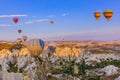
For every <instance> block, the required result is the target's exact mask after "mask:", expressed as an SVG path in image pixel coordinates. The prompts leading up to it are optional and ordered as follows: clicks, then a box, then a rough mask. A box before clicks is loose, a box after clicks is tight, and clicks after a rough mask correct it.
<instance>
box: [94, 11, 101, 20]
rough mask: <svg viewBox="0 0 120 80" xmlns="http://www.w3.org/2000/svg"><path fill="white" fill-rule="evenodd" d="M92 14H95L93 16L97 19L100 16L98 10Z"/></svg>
mask: <svg viewBox="0 0 120 80" xmlns="http://www.w3.org/2000/svg"><path fill="white" fill-rule="evenodd" d="M94 16H95V18H96V19H97V20H98V19H99V18H100V16H101V13H100V11H96V12H94Z"/></svg>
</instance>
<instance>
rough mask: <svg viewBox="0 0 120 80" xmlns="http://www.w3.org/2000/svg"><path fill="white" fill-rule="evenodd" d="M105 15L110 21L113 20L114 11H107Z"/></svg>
mask: <svg viewBox="0 0 120 80" xmlns="http://www.w3.org/2000/svg"><path fill="white" fill-rule="evenodd" d="M103 15H104V16H105V18H106V19H107V20H108V21H109V20H110V19H111V17H112V16H113V11H112V10H105V11H104V13H103Z"/></svg>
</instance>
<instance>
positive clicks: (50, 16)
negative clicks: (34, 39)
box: [47, 15, 55, 18]
mask: <svg viewBox="0 0 120 80" xmlns="http://www.w3.org/2000/svg"><path fill="white" fill-rule="evenodd" d="M47 17H49V18H54V17H55V15H49V16H47Z"/></svg>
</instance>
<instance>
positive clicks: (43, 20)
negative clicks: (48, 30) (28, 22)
mask: <svg viewBox="0 0 120 80" xmlns="http://www.w3.org/2000/svg"><path fill="white" fill-rule="evenodd" d="M48 20H49V19H40V20H36V22H40V23H41V22H47V21H48Z"/></svg>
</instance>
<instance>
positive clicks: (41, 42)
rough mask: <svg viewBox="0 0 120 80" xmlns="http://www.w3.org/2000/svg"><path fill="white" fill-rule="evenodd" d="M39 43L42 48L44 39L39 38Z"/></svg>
mask: <svg viewBox="0 0 120 80" xmlns="http://www.w3.org/2000/svg"><path fill="white" fill-rule="evenodd" d="M39 43H40V46H41V47H42V48H44V46H45V44H44V41H43V40H41V39H40V40H39Z"/></svg>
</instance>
